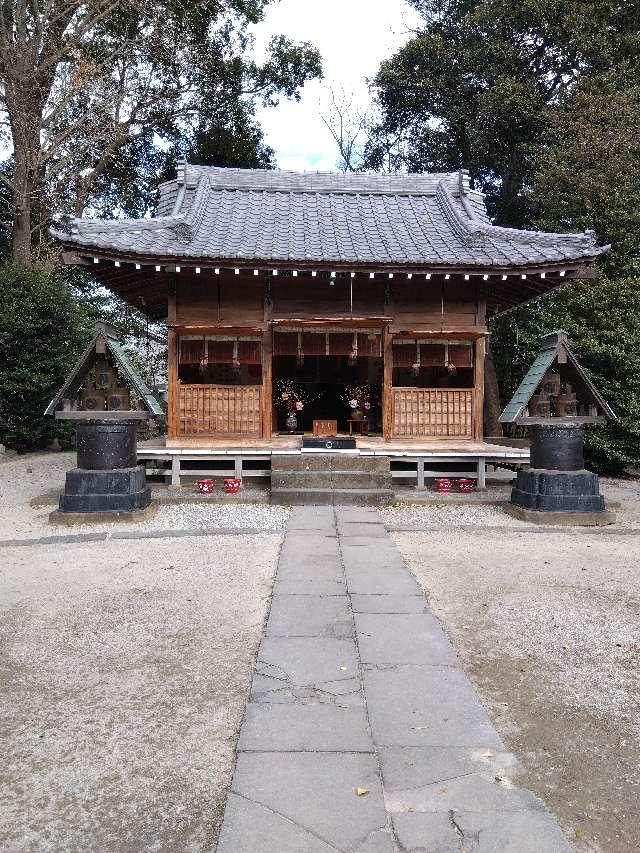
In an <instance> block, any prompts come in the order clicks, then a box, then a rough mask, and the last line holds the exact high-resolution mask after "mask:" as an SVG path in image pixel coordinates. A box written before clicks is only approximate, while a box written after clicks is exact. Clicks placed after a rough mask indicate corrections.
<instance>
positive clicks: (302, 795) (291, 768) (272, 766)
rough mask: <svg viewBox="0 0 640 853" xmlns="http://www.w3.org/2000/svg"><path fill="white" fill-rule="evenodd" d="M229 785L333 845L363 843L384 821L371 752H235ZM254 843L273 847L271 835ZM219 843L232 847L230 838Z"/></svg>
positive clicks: (348, 846) (267, 848)
mask: <svg viewBox="0 0 640 853" xmlns="http://www.w3.org/2000/svg"><path fill="white" fill-rule="evenodd" d="M358 788H361V789H366V790H367V791H368V794H366V796H358V794H357V791H358ZM233 791H234V793H236V794H240V795H241V796H243V797H246V798H247V799H248V800H251V801H252V802H255V803H260V804H261V805H263V806H265V807H266V808H268V809H270V810H271V811H273V812H275V813H276V814H280V815H283V816H284V817H286V818H287V819H288V820H290V821H292V822H293V823H294V824H295V825H296V826H298V827H300V828H302V829H303V830H305V831H306V832H309V833H311V834H312V835H314V836H315V837H316V838H318V839H321V840H322V841H324V842H325V843H327V844H329V845H332V846H333V848H334V849H336V850H350V851H351V850H353V851H362V850H364V849H366V848H365V847H364V844H365V842H366V841H367V839H368V837H369V836H370V835H371V834H373V833H375V832H377V831H380V830H382V829H384V828H385V827H386V824H387V815H386V811H385V808H384V800H383V796H382V783H381V780H380V777H379V775H378V767H377V763H376V759H375V757H374V756H373V755H362V754H350V753H331V752H315V753H313V752H267V753H264V752H263V753H247V752H241V753H240V754H239V755H238V761H237V764H236V770H235V773H234V777H233ZM260 844H261V846H257V847H256V848H255V853H258V851H261V853H262V851H264V853H267V851H268V852H269V853H271V851H273V853H279V846H278V844H279V842H278V840H277V839H273V840H272V841H271V845H270V842H269V840H268V839H266V838H264V837H263V838H262V839H261V841H260ZM220 849H222V850H223V851H225V849H226V850H227V851H229V853H232V851H233V853H236V851H235V848H234V847H233V846H231V845H230V844H229V846H227V847H226V848H225V847H224V846H222V848H220V847H219V848H218V850H219V851H220ZM303 850H304V848H302V851H303ZM302 851H299V853H302Z"/></svg>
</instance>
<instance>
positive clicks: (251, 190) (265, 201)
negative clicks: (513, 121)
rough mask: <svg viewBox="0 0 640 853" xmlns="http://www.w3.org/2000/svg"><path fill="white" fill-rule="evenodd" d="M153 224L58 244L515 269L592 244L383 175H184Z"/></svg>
mask: <svg viewBox="0 0 640 853" xmlns="http://www.w3.org/2000/svg"><path fill="white" fill-rule="evenodd" d="M158 214H159V215H158V216H156V217H154V218H151V219H137V220H135V219H119V220H90V219H75V220H72V221H71V223H70V224H69V226H68V230H67V231H64V232H62V231H60V232H57V233H56V236H57V237H58V238H59V239H60V240H61V241H62V242H64V243H65V244H66V245H73V246H76V247H78V248H80V247H84V248H86V249H87V250H92V249H93V250H95V251H96V252H100V251H103V252H108V253H110V254H119V255H124V256H127V257H141V258H143V257H144V258H156V259H159V258H162V259H171V258H174V259H176V260H178V259H181V260H183V261H184V260H185V259H198V260H207V259H211V260H220V261H225V260H229V261H233V260H235V261H238V262H242V261H247V262H250V263H251V262H258V261H263V262H269V263H276V262H277V263H281V264H285V263H292V262H295V263H298V262H299V263H305V262H308V263H318V264H320V263H353V264H365V265H366V264H371V265H378V264H379V265H399V266H407V265H415V266H424V265H438V266H448V265H451V266H460V265H464V266H466V267H504V268H506V267H513V266H528V265H540V264H542V265H544V264H554V263H563V262H566V261H582V260H584V261H589V260H591V259H593V258H595V257H597V256H598V255H600V254H601V253H602V252H603V251H605V250H606V249H605V248H601V247H598V246H597V245H596V241H595V238H594V235H593V233H591V232H586V233H584V234H550V233H542V232H534V231H517V230H514V229H509V228H499V227H496V226H493V225H491V223H490V221H489V218H488V216H487V212H486V208H485V205H484V197H483V196H482V195H481V194H480V193H478V192H475V191H474V190H472V189H471V188H470V186H469V180H468V177H467V175H466V174H465V173H457V172H456V173H445V174H420V175H381V174H372V173H357V174H341V173H333V172H318V173H311V172H302V173H298V172H284V171H270V170H257V169H256V170H254V169H219V168H213V167H203V166H187V165H182V166H180V167H179V169H178V176H177V178H176V180H175V181H169V182H167V183H165V184H162V186H161V187H160V202H159V206H158Z"/></svg>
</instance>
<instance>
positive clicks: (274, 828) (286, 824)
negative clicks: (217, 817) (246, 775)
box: [217, 791, 336, 853]
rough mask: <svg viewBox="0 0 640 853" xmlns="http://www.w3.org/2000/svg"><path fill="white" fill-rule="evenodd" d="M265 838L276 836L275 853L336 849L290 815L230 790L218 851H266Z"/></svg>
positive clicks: (321, 852)
mask: <svg viewBox="0 0 640 853" xmlns="http://www.w3.org/2000/svg"><path fill="white" fill-rule="evenodd" d="M266 839H277V845H278V846H277V848H274V849H277V851H278V853H301V851H305V853H335V850H336V848H335V847H334V846H333V845H331V844H327V843H326V842H325V841H323V840H322V839H320V838H318V837H317V836H316V835H314V834H313V833H311V832H309V831H308V830H306V829H303V828H302V827H301V826H298V825H297V824H296V823H294V822H293V821H292V820H291V819H290V818H288V817H286V816H284V815H280V814H277V813H276V812H274V811H272V810H271V809H269V808H267V806H263V805H261V804H260V803H254V802H253V801H252V800H248V799H246V798H245V797H240V796H238V795H237V794H234V793H233V791H231V792H230V793H229V795H228V797H227V804H226V806H225V810H224V823H223V826H222V831H221V833H220V838H219V840H218V847H217V853H257V851H261V853H267V851H268V850H269V848H268V847H265V841H266ZM266 843H267V844H268V843H269V842H268V841H266Z"/></svg>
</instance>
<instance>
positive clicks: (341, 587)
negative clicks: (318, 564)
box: [273, 577, 347, 598]
mask: <svg viewBox="0 0 640 853" xmlns="http://www.w3.org/2000/svg"><path fill="white" fill-rule="evenodd" d="M346 594H347V584H346V582H345V581H344V580H339V581H337V580H335V581H332V580H317V579H316V578H313V577H308V578H305V580H288V579H287V580H280V579H278V578H276V582H275V584H274V587H273V597H274V598H276V597H277V596H279V595H343V596H346Z"/></svg>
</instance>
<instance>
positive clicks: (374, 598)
mask: <svg viewBox="0 0 640 853" xmlns="http://www.w3.org/2000/svg"><path fill="white" fill-rule="evenodd" d="M514 766H515V760H514V758H513V756H512V755H511V754H509V753H507V752H506V751H505V747H504V744H503V743H502V741H501V739H500V737H499V736H498V734H497V732H496V731H495V729H494V728H493V726H492V725H491V722H490V720H489V718H488V716H487V714H486V712H485V710H484V708H483V707H482V705H481V704H480V701H479V699H478V697H477V695H476V693H475V691H474V689H473V687H472V686H471V684H470V682H469V681H468V679H467V678H466V676H465V675H464V673H463V672H462V670H461V668H460V666H459V663H458V660H457V658H456V655H455V652H454V650H453V647H452V646H451V644H450V643H449V641H448V639H447V638H446V636H445V634H444V633H443V631H442V629H441V627H440V625H439V623H438V621H437V620H436V619H435V617H434V616H433V615H432V614H431V612H430V611H429V608H428V607H427V606H426V605H425V601H424V597H423V595H422V593H421V590H420V588H419V587H418V585H417V583H416V581H415V580H414V578H413V576H412V575H411V574H410V573H409V572H408V571H407V569H406V568H405V566H404V564H403V561H402V558H401V556H400V553H399V552H398V550H397V549H396V547H395V546H394V544H393V543H392V542H391V540H390V539H389V537H388V535H387V533H386V531H385V529H384V526H383V524H382V521H381V517H380V515H379V514H378V513H377V512H376V511H375V510H368V509H356V508H344V509H339V508H335V509H334V508H333V507H301V508H299V509H297V510H295V511H294V512H293V514H292V516H291V518H290V521H289V525H288V528H287V535H286V538H285V542H284V544H283V547H282V552H281V556H280V561H279V564H278V572H277V576H276V582H275V586H274V590H273V602H272V607H271V613H270V616H269V620H268V623H267V626H266V631H265V634H264V636H263V639H262V643H261V645H260V650H259V653H258V661H257V665H256V671H255V674H254V678H253V683H252V688H251V694H250V698H249V702H248V704H247V708H246V713H245V718H244V722H243V725H242V729H241V732H240V740H239V743H238V756H237V764H236V768H235V774H234V777H233V783H232V786H231V791H230V793H229V796H228V799H227V805H226V809H225V816H224V823H223V826H222V831H221V835H220V840H219V843H218V853H328V851H334V852H335V851H351V853H399V851H407V852H408V851H416V853H418V851H420V853H565V851H568V850H569V847H568V845H567V843H566V841H565V840H564V837H563V835H562V833H561V832H560V829H559V828H558V825H557V823H556V821H555V819H554V818H553V817H552V816H551V815H550V814H549V812H548V811H547V810H546V809H545V807H544V805H543V804H542V803H541V802H540V801H539V800H538V799H536V798H535V797H534V796H533V795H532V794H530V793H529V792H527V791H523V790H518V789H516V788H515V787H514V786H513V783H512V782H511V781H510V775H512V773H513V770H514Z"/></svg>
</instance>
